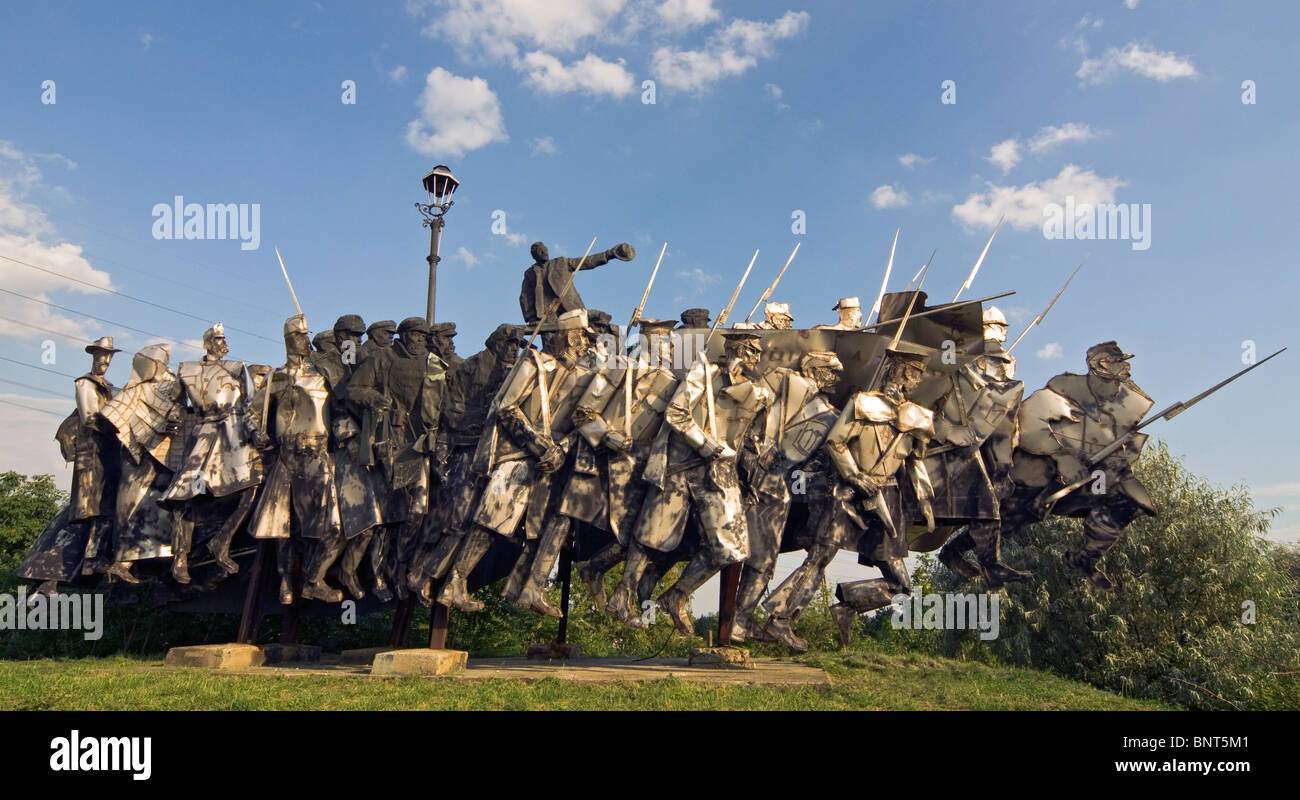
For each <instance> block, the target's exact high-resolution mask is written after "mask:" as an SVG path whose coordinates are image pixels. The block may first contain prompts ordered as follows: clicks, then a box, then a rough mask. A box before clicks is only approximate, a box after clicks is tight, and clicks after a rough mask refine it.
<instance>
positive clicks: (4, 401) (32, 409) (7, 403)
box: [0, 400, 67, 418]
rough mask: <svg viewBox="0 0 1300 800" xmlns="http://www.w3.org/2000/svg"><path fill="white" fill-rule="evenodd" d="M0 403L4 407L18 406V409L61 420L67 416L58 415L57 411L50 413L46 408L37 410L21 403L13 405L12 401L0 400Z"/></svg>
mask: <svg viewBox="0 0 1300 800" xmlns="http://www.w3.org/2000/svg"><path fill="white" fill-rule="evenodd" d="M0 403H5V404H6V405H11V406H18V407H19V408H25V409H27V410H28V411H39V412H41V413H42V414H49V415H50V416H52V417H60V418H62V417H66V416H67V414H60V413H59V412H57V411H51V410H49V409H48V408H37V407H36V406H29V405H25V404H23V403H15V402H14V401H12V400H0Z"/></svg>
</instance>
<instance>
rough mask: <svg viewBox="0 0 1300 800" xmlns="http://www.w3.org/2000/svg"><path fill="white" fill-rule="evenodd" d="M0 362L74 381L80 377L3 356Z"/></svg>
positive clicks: (0, 357)
mask: <svg viewBox="0 0 1300 800" xmlns="http://www.w3.org/2000/svg"><path fill="white" fill-rule="evenodd" d="M0 361H8V362H9V363H11V364H17V365H18V366H20V367H27V368H28V369H39V370H40V371H41V372H48V373H50V374H51V375H58V376H61V377H64V378H71V379H72V380H74V381H75V380H76V379H77V378H80V377H81V376H80V375H69V374H68V373H66V372H59V371H58V370H57V369H49V368H48V367H38V366H36V365H35V364H28V363H27V362H26V361H19V360H18V359H16V358H7V357H5V356H0Z"/></svg>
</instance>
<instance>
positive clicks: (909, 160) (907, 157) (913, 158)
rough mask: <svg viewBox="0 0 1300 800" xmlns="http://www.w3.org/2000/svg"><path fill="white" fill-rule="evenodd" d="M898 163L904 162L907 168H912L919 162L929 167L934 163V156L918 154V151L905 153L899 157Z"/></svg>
mask: <svg viewBox="0 0 1300 800" xmlns="http://www.w3.org/2000/svg"><path fill="white" fill-rule="evenodd" d="M898 163H900V164H902V165H903V166H904V167H905V168H907V169H912V168H913V167H915V166H917V165H918V164H919V165H921V166H923V167H928V166H930V165H931V164H933V163H934V156H930V157H929V158H926V157H925V156H918V155H917V154H916V153H904V154H902V155H901V156H899V157H898Z"/></svg>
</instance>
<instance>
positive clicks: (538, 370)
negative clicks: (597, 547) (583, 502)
mask: <svg viewBox="0 0 1300 800" xmlns="http://www.w3.org/2000/svg"><path fill="white" fill-rule="evenodd" d="M541 330H542V332H543V333H544V334H546V335H545V338H544V340H543V345H542V352H538V351H536V350H529V351H527V352H526V353H525V355H524V360H523V361H521V362H519V363H518V364H517V365H516V366H515V370H514V374H513V375H512V376H511V378H510V380H509V381H508V382H507V383H506V384H505V386H504V387H503V388H502V391H501V394H500V396H499V399H498V402H497V411H496V415H495V419H490V420H488V424H489V425H490V426H491V427H490V428H488V429H486V430H485V431H484V436H483V438H482V440H481V441H480V442H479V447H478V450H477V452H476V453H475V469H476V471H479V472H483V473H486V474H487V475H488V480H487V486H486V487H485V488H484V490H483V493H482V501H481V502H480V504H479V507H478V510H477V512H476V513H475V515H474V530H473V532H472V533H470V535H469V536H468V537H467V538H466V539H465V541H464V543H463V544H462V545H461V549H460V552H459V554H458V555H457V556H456V561H455V563H454V564H453V566H452V568H451V572H450V575H449V577H448V580H447V582H446V583H445V584H444V585H443V588H442V592H441V593H440V595H439V596H438V601H439V602H441V603H446V604H449V605H455V606H456V607H457V608H459V609H461V610H462V611H480V610H482V607H483V604H482V603H480V602H479V601H477V600H474V599H473V598H472V597H470V596H469V590H468V586H467V584H466V581H465V579H466V577H468V575H469V573H470V572H471V571H473V569H474V567H475V566H476V565H477V564H478V562H479V561H480V560H481V559H482V558H483V556H484V555H485V554H486V553H487V550H488V547H489V546H490V545H491V543H492V537H493V536H494V535H497V536H505V537H507V538H509V539H511V540H513V541H519V542H520V543H521V544H522V545H523V550H522V552H521V553H520V555H519V559H518V561H517V562H516V564H515V570H514V571H513V574H512V576H511V581H510V582H509V585H507V587H506V595H507V599H509V600H511V601H512V602H515V603H517V604H518V605H521V606H524V607H527V608H531V609H533V610H534V611H537V612H538V613H541V614H547V615H550V616H559V615H560V610H559V609H557V608H555V607H554V606H552V605H551V604H550V603H549V602H547V601H546V599H545V597H543V596H542V593H541V583H542V581H544V580H545V579H546V575H547V574H548V573H549V572H550V565H551V564H553V563H554V559H555V557H556V556H558V555H559V552H560V549H561V548H562V547H563V545H564V536H565V535H567V533H568V531H569V520H568V518H567V517H566V516H565V515H563V514H561V513H559V509H558V501H559V498H558V497H556V496H555V495H556V494H557V492H554V491H553V482H554V481H555V480H556V478H557V476H556V471H557V470H558V469H560V467H561V466H563V465H564V463H565V461H566V459H567V458H568V455H569V452H570V451H571V449H572V444H573V442H572V439H571V438H569V437H568V434H569V432H570V431H571V429H572V411H573V406H574V404H575V403H576V401H577V399H578V396H579V395H580V393H581V391H582V390H583V389H585V388H586V382H587V381H589V380H590V379H591V376H592V373H591V372H590V370H588V369H587V368H585V367H583V366H582V365H581V364H580V363H579V361H580V360H581V358H582V356H583V355H584V353H586V351H587V347H588V341H589V339H588V337H589V335H590V329H589V328H588V327H587V312H586V310H585V309H576V310H574V311H567V312H565V313H563V314H561V315H560V316H559V317H558V318H557V319H555V320H554V321H552V322H546V323H543V324H542V326H541ZM548 512H549V514H548ZM521 527H522V528H523V537H522V541H520V536H519V529H520V528H521ZM533 542H536V543H535V544H534V543H533ZM543 567H544V568H545V572H542V570H543ZM539 574H540V578H539V577H538V575H539Z"/></svg>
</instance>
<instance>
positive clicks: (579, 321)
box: [538, 308, 591, 333]
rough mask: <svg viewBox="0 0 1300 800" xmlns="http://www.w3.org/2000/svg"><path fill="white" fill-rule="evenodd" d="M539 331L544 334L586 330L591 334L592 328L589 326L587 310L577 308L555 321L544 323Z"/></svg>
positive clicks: (549, 320)
mask: <svg viewBox="0 0 1300 800" xmlns="http://www.w3.org/2000/svg"><path fill="white" fill-rule="evenodd" d="M538 330H539V331H541V332H542V333H555V332H556V331H574V330H584V331H586V332H588V333H591V328H590V327H589V326H588V325H587V309H585V308H575V309H573V310H572V311H566V312H564V313H563V314H561V315H560V316H558V317H556V318H555V319H548V320H547V321H545V322H543V323H542V325H541V327H540V328H539V329H538Z"/></svg>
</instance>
